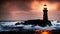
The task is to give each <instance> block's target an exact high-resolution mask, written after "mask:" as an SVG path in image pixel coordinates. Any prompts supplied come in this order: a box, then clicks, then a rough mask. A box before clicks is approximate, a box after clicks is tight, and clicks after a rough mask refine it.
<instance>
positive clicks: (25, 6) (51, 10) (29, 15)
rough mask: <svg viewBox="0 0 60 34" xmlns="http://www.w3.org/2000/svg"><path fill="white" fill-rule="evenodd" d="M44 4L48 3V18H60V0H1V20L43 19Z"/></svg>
mask: <svg viewBox="0 0 60 34" xmlns="http://www.w3.org/2000/svg"><path fill="white" fill-rule="evenodd" d="M44 4H46V5H47V9H48V19H49V20H60V1H59V0H1V3H0V20H31V19H43V8H44V6H43V5H44Z"/></svg>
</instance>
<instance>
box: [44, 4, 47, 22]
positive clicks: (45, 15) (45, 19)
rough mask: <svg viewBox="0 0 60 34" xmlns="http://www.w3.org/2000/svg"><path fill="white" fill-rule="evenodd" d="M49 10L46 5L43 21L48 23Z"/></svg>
mask: <svg viewBox="0 0 60 34" xmlns="http://www.w3.org/2000/svg"><path fill="white" fill-rule="evenodd" d="M47 12H48V10H47V5H46V4H45V5H44V9H43V20H44V21H48V14H47Z"/></svg>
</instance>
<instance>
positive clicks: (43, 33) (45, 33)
mask: <svg viewBox="0 0 60 34" xmlns="http://www.w3.org/2000/svg"><path fill="white" fill-rule="evenodd" d="M51 33H52V31H51V30H35V34H51Z"/></svg>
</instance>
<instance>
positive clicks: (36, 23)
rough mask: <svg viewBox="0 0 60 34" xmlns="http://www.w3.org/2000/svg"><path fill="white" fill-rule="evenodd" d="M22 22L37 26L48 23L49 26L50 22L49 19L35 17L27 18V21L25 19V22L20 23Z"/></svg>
mask: <svg viewBox="0 0 60 34" xmlns="http://www.w3.org/2000/svg"><path fill="white" fill-rule="evenodd" d="M22 24H24V25H29V24H31V25H34V26H35V25H39V26H42V27H44V26H46V25H49V26H51V22H50V21H44V20H39V19H37V20H28V21H25V23H22Z"/></svg>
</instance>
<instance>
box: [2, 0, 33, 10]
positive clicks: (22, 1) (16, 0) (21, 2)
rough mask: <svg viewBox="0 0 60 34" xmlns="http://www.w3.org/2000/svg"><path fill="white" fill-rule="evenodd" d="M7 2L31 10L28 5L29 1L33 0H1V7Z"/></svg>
mask: <svg viewBox="0 0 60 34" xmlns="http://www.w3.org/2000/svg"><path fill="white" fill-rule="evenodd" d="M6 2H8V3H11V4H15V5H17V7H18V8H19V9H21V10H24V11H29V10H30V8H29V7H28V6H27V3H29V2H32V0H1V7H2V5H3V4H4V3H6Z"/></svg>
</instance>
